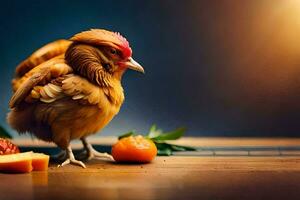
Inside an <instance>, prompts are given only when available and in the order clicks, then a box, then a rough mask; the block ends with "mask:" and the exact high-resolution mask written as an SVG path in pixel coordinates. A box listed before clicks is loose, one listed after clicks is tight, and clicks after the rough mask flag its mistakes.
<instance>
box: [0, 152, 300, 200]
mask: <svg viewBox="0 0 300 200" xmlns="http://www.w3.org/2000/svg"><path fill="white" fill-rule="evenodd" d="M87 165H88V168H87V169H82V168H79V167H76V166H65V167H63V168H57V167H56V164H54V163H52V164H51V167H50V168H49V171H48V173H47V172H33V173H30V174H17V175H16V174H0V180H1V181H0V191H1V192H0V199H5V200H7V199H20V197H22V199H33V198H34V199H46V200H47V199H137V200H143V199H284V197H286V196H289V199H298V197H299V195H300V158H299V157H289V158H283V157H268V158H265V157H258V158H251V157H218V158H216V157H179V156H178V157H158V158H156V159H155V161H154V162H153V163H150V164H144V165H128V164H122V165H121V164H115V163H112V162H105V161H91V162H88V163H87Z"/></svg>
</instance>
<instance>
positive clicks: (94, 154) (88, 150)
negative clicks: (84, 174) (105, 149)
mask: <svg viewBox="0 0 300 200" xmlns="http://www.w3.org/2000/svg"><path fill="white" fill-rule="evenodd" d="M80 140H81V141H82V144H83V147H84V150H85V151H84V152H83V153H82V154H83V155H84V156H85V159H87V160H91V159H93V158H95V159H108V160H112V161H113V160H114V159H113V157H112V156H111V155H110V154H108V153H101V152H98V151H96V150H95V149H94V148H93V146H92V145H91V144H90V143H89V142H88V141H87V139H86V138H85V137H83V138H81V139H80Z"/></svg>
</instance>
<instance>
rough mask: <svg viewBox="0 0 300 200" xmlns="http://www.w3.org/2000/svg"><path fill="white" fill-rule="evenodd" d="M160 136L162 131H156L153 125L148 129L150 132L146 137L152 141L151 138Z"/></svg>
mask: <svg viewBox="0 0 300 200" xmlns="http://www.w3.org/2000/svg"><path fill="white" fill-rule="evenodd" d="M161 134H162V130H161V129H157V128H156V125H155V124H153V125H152V126H151V127H150V130H149V133H148V135H147V137H148V138H150V139H152V138H155V137H157V136H159V135H161Z"/></svg>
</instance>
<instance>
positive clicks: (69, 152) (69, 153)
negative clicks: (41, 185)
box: [57, 145, 86, 168]
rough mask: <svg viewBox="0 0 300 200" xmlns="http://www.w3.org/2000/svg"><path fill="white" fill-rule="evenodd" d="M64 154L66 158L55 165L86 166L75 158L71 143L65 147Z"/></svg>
mask: <svg viewBox="0 0 300 200" xmlns="http://www.w3.org/2000/svg"><path fill="white" fill-rule="evenodd" d="M66 154H67V159H66V160H65V161H64V162H63V163H62V164H60V165H58V166H57V167H63V166H65V165H68V164H74V165H79V166H81V167H83V168H86V166H85V164H84V163H83V162H81V161H79V160H76V159H75V157H74V154H73V151H72V148H71V145H69V146H68V147H67V149H66Z"/></svg>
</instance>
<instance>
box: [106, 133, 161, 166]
mask: <svg viewBox="0 0 300 200" xmlns="http://www.w3.org/2000/svg"><path fill="white" fill-rule="evenodd" d="M111 154H112V156H113V158H114V159H115V161H117V162H136V163H147V162H151V161H152V160H153V159H154V158H155V156H156V154H157V148H156V146H155V144H154V142H152V141H151V140H149V139H146V138H144V137H143V136H141V135H138V136H129V137H125V138H122V139H120V140H119V141H118V142H117V143H116V144H114V145H113V147H112V151H111Z"/></svg>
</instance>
